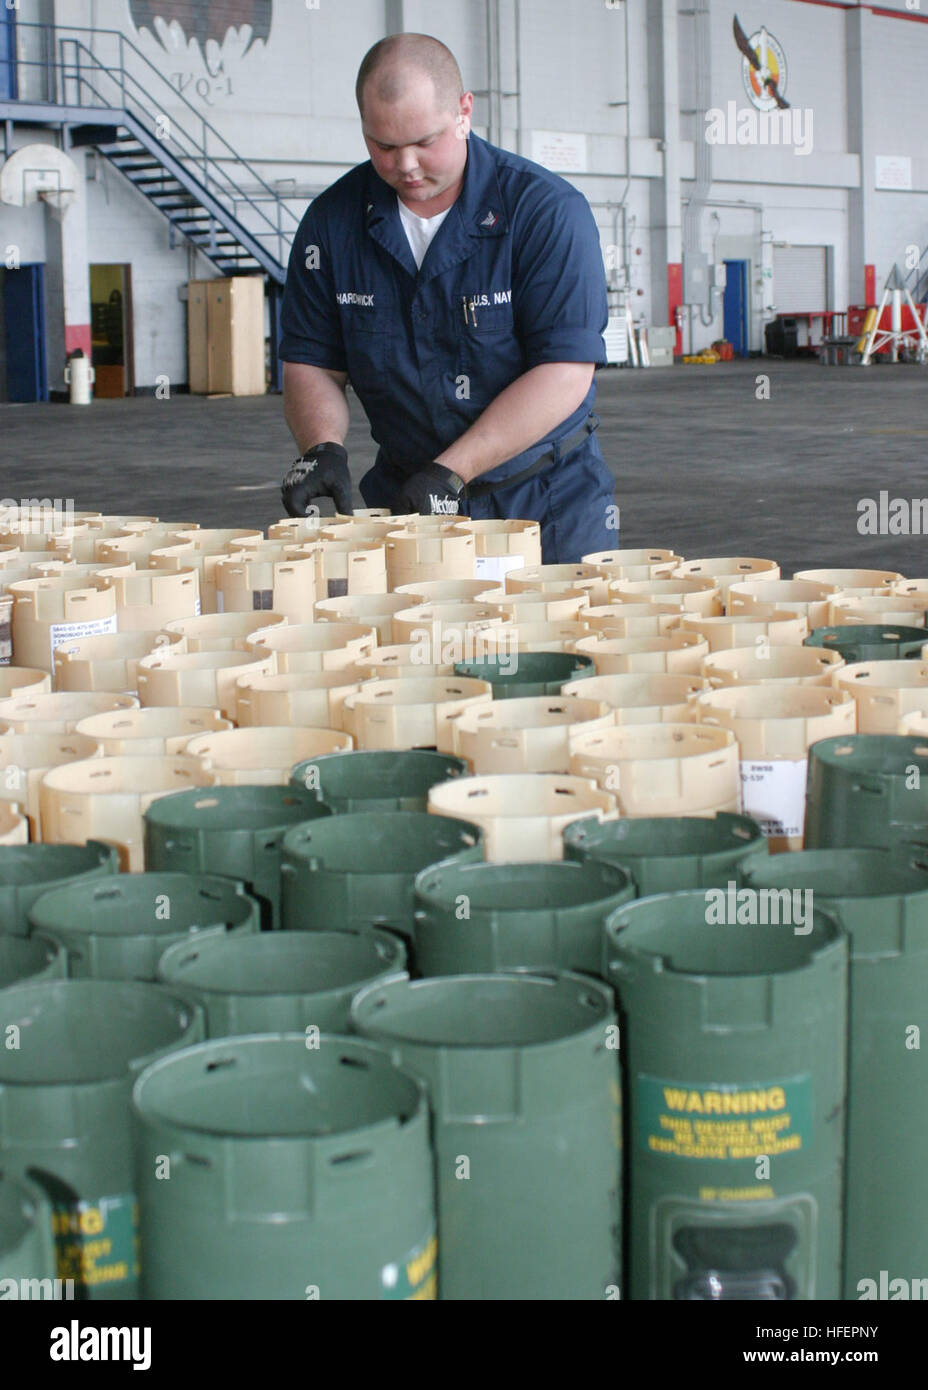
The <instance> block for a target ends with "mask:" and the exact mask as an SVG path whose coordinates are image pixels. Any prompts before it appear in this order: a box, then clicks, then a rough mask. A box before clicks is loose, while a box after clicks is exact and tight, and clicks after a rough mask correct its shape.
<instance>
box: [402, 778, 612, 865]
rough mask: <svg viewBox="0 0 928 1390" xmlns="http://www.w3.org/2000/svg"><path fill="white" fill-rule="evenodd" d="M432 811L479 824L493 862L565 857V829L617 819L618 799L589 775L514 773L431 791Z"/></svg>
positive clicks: (453, 783)
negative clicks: (583, 821) (588, 820)
mask: <svg viewBox="0 0 928 1390" xmlns="http://www.w3.org/2000/svg"><path fill="white" fill-rule="evenodd" d="M428 806H429V810H430V811H432V812H434V813H435V814H436V815H439V816H456V817H457V818H458V819H459V820H465V821H469V822H471V823H472V824H474V825H478V826H479V827H480V829H481V830H482V831H483V834H484V841H485V843H484V855H485V858H486V859H487V860H488V861H490V862H493V863H507V862H508V863H517V864H525V863H532V862H535V861H539V860H548V859H563V858H564V839H563V833H564V829H565V827H566V826H568V825H570V824H571V823H572V822H573V821H575V820H580V819H581V818H583V817H585V816H595V817H596V819H597V820H600V821H603V820H615V819H616V816H617V810H616V802H615V797H614V796H612V794H611V793H610V792H604V791H602V789H601V788H599V787H597V785H596V783H595V782H593V781H591V780H589V779H588V778H585V777H570V776H566V777H565V776H562V775H561V774H560V773H556V772H515V773H510V774H500V775H497V776H490V777H458V778H456V779H455V780H454V781H451V782H442V783H440V784H439V785H438V786H435V787H432V788H431V790H430V791H429V802H428Z"/></svg>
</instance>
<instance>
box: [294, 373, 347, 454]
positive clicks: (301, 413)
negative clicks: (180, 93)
mask: <svg viewBox="0 0 928 1390" xmlns="http://www.w3.org/2000/svg"><path fill="white" fill-rule="evenodd" d="M347 380H348V377H347V375H346V373H345V372H334V371H330V370H329V369H328V368H327V367H309V366H307V365H306V364H305V363H303V362H285V363H284V417H285V419H286V421H287V425H288V426H289V429H290V433H291V434H292V435H293V438H294V439H295V440H296V445H297V448H298V449H299V451H300V453H301V454H304V453H305V452H306V450H307V449H311V448H312V447H313V445H314V444H322V443H323V442H325V441H331V442H332V443H334V444H343V443H344V441H345V436H346V434H347V433H348V425H349V421H350V415H349V410H348V400H347V397H346V395H345V383H346V382H347Z"/></svg>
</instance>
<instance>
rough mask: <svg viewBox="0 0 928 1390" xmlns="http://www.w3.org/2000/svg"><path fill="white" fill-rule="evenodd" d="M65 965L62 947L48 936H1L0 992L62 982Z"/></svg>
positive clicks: (66, 960)
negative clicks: (30, 985) (41, 982)
mask: <svg viewBox="0 0 928 1390" xmlns="http://www.w3.org/2000/svg"><path fill="white" fill-rule="evenodd" d="M67 963H68V958H67V954H66V952H65V950H64V948H63V947H62V946H61V944H60V943H59V942H57V941H53V940H51V939H50V938H49V937H47V936H35V935H34V936H32V937H24V936H3V935H0V989H7V988H8V987H9V986H10V985H18V984H25V983H26V982H27V981H28V982H29V983H30V984H39V983H40V981H42V980H60V979H63V978H64V976H65V975H66V974H67V973H68V972H67Z"/></svg>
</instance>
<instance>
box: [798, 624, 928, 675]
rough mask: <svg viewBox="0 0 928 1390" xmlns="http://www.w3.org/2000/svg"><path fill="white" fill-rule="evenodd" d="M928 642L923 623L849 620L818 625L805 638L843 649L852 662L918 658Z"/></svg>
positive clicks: (816, 644)
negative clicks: (899, 624) (901, 624)
mask: <svg viewBox="0 0 928 1390" xmlns="http://www.w3.org/2000/svg"><path fill="white" fill-rule="evenodd" d="M926 644H928V631H926V630H925V629H924V628H923V627H896V626H894V625H893V624H892V623H875V624H872V625H871V624H867V623H861V624H860V625H859V626H858V625H857V624H856V623H849V624H848V625H847V626H846V627H817V628H815V629H814V631H812V632H810V633H809V635H808V637H807V638H806V639H805V642H804V643H803V646H805V647H827V648H828V650H829V651H833V652H840V653H841V655H842V656H843V657H844V660H845V661H846V662H847V663H848V665H849V666H850V665H851V664H852V663H856V662H858V661H900V660H903V659H904V658H906V657H911V658H912V660H914V661H917V660H918V658H919V657H920V656H921V652H922V647H924V646H925V645H926Z"/></svg>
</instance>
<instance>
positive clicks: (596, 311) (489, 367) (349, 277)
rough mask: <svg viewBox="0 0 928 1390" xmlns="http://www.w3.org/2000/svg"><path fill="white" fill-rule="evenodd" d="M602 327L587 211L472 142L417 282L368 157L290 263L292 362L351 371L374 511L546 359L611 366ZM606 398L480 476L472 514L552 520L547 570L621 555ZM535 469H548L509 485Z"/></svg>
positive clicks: (388, 195) (285, 310)
mask: <svg viewBox="0 0 928 1390" xmlns="http://www.w3.org/2000/svg"><path fill="white" fill-rule="evenodd" d="M606 321H607V301H606V282H605V273H604V268H603V260H602V252H601V250H600V243H599V233H598V231H597V228H596V223H595V220H594V218H593V214H592V212H591V210H590V206H589V204H588V203H587V201H586V199H585V198H584V197H583V195H582V194H581V193H579V192H578V191H577V190H576V189H575V188H573V187H572V186H571V185H570V184H569V183H567V182H566V180H565V179H562V178H559V177H558V175H556V174H553V173H550V172H549V171H548V170H546V169H544V168H542V167H541V166H540V165H538V164H534V163H532V162H531V161H530V160H528V159H523V158H522V157H521V156H519V155H516V154H510V153H509V152H508V151H507V150H501V149H498V148H497V147H496V146H494V145H490V144H488V143H487V142H486V141H485V140H482V139H480V137H479V136H477V135H474V134H471V135H470V136H469V137H468V141H467V163H466V165H465V170H464V181H463V187H462V189H461V192H460V194H459V195H458V198H457V199H456V201H455V202H454V203H453V204H452V206H451V210H450V212H449V214H448V216H447V217H446V218H445V221H444V222H443V223H442V225H441V226H440V227H439V229H438V232H437V233H436V235H435V239H434V241H433V242H432V244H431V245H430V246H429V249H428V251H427V253H426V256H425V259H424V261H423V263H422V268H421V269H420V270H419V271H417V270H416V262H415V259H414V258H413V254H412V251H411V249H410V246H409V242H408V240H407V237H406V233H405V231H404V230H403V226H402V223H401V221H400V217H399V212H398V209H397V202H396V192H395V191H394V190H393V189H392V188H390V186H389V185H388V184H386V183H385V182H384V181H383V180H382V179H381V178H380V176H379V175H378V174H377V173H376V171H375V170H374V168H373V165H372V164H371V163H370V161H368V162H367V163H365V164H360V165H358V166H357V167H356V168H354V169H352V170H351V171H350V173H348V174H345V175H344V176H343V177H342V178H340V179H339V180H338V181H337V182H336V183H334V184H333V185H332V186H331V187H330V188H328V189H326V191H325V192H324V193H322V194H320V196H319V197H318V198H316V199H315V200H314V201H313V202H312V204H311V205H310V207H309V208H308V210H307V212H306V215H305V216H304V218H303V221H302V222H301V224H300V228H299V231H298V233H297V236H296V240H295V241H294V244H293V249H292V252H291V256H290V265H289V271H288V275H287V284H286V290H285V293H284V301H283V307H282V311H281V329H282V336H281V344H280V356H281V358H282V359H283V360H284V361H286V362H303V363H307V364H309V365H311V366H316V367H327V368H329V369H330V370H333V371H340V372H347V374H348V378H349V380H350V382H351V384H352V386H353V387H354V389H355V391H356V392H357V395H358V397H359V399H360V401H361V403H362V405H363V406H364V409H365V410H366V412H367V415H368V419H369V421H370V425H371V434H372V435H373V438H374V439H375V441H376V442H377V444H378V445H379V446H380V448H379V451H378V454H377V459H376V462H375V464H374V467H373V468H372V469H371V470H370V471H369V472H368V473H367V474H365V476H364V478H363V479H362V481H361V485H360V486H361V495H362V497H363V498H364V501H365V504H366V505H367V506H370V507H382V506H386V507H390V506H392V505H393V499H394V498H395V496H396V493H397V489H398V483H399V482H400V480H401V479H402V478H403V477H405V476H408V475H409V474H410V473H413V472H415V471H416V470H417V469H419V468H421V467H423V466H424V465H425V464H427V463H430V462H431V461H432V460H433V459H435V458H436V456H437V455H438V454H440V453H442V452H443V450H445V449H446V448H447V447H448V446H449V445H450V444H452V443H453V442H454V441H455V440H456V439H458V438H459V437H460V436H461V435H462V434H463V433H464V431H465V430H466V429H468V427H469V426H470V425H472V424H473V423H474V421H475V420H476V419H477V417H478V416H479V415H480V414H481V413H482V412H483V411H484V410H485V409H486V407H487V406H488V405H489V404H490V403H491V402H492V401H493V400H494V399H495V398H496V397H497V396H498V395H499V394H500V392H501V391H502V390H504V388H505V387H507V386H508V385H509V384H510V383H511V382H513V381H515V379H516V378H517V377H519V376H521V375H522V374H523V373H524V372H526V371H528V370H529V369H530V368H532V367H536V366H538V365H539V364H540V363H542V362H595V363H597V364H602V363H603V362H604V361H605V347H604V343H603V336H602V335H603V330H604V329H605V327H606ZM595 395H596V386H595V377H594V380H593V381H592V382H591V383H590V389H589V391H588V392H587V395H586V397H585V398H584V400H583V402H582V403H581V405H580V406H578V408H577V409H576V410H575V411H574V412H573V413H572V414H571V415H569V416H568V417H567V418H566V419H565V420H563V421H562V422H561V424H559V425H558V426H557V427H556V428H555V429H553V430H551V432H550V433H549V434H547V435H545V437H544V438H543V439H540V440H539V441H538V442H537V443H536V444H533V445H532V446H531V447H530V448H529V449H526V450H525V451H524V452H523V453H521V454H518V455H516V456H515V457H514V458H511V459H507V460H506V462H505V463H502V464H500V465H499V466H498V467H497V468H494V469H492V470H490V471H488V472H486V473H483V474H481V475H480V476H479V477H477V478H475V479H474V480H473V484H474V488H475V491H476V492H477V493H478V494H479V495H476V496H473V495H470V494H469V495H468V503H467V508H466V509H467V511H468V512H469V514H470V515H471V516H473V517H478V518H489V517H514V518H522V519H528V520H535V521H540V522H541V524H542V558H543V560H544V562H545V563H546V564H553V563H566V562H574V561H577V560H579V559H580V557H581V555H584V554H586V553H588V552H590V551H597V550H607V549H610V548H613V547H615V546H616V545H618V538H617V509H616V508H615V507H614V506H613V505H612V503H613V486H614V485H613V479H612V475H611V473H610V472H609V470H608V468H607V467H606V465H605V463H604V461H603V457H602V453H601V452H600V449H599V445H598V443H597V440H596V436H595V434H594V433H593V430H594V429H595V428H596V425H597V424H598V423H599V421H598V418H597V417H596V416H595V415H594V414H592V413H591V412H592V406H593V401H594V399H595ZM564 446H566V452H565V448H564ZM539 460H542V461H543V466H542V468H541V470H540V471H538V472H536V473H535V474H534V475H533V476H532V477H531V478H529V479H527V480H525V481H523V482H515V483H514V484H513V485H511V486H509V487H507V486H506V480H507V479H508V478H513V477H514V476H515V475H517V474H519V473H522V472H524V471H525V470H527V469H528V468H529V467H530V466H531V465H532V464H534V463H536V462H537V461H539ZM485 484H493V485H494V486H493V488H492V490H488V489H487V488H486V487H485V486H484V485H485Z"/></svg>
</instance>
